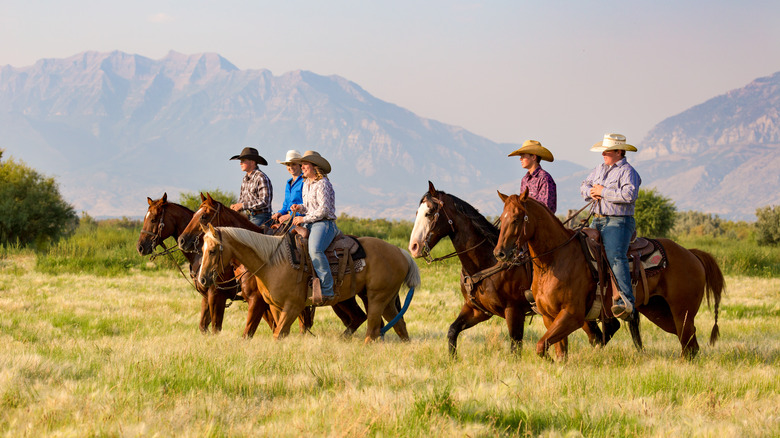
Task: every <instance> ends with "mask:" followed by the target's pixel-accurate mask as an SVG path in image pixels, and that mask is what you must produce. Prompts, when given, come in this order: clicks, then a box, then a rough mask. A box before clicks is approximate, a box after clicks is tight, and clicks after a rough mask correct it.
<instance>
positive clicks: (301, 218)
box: [293, 216, 303, 225]
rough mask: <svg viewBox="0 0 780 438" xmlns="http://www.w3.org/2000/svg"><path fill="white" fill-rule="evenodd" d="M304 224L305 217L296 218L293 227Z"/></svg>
mask: <svg viewBox="0 0 780 438" xmlns="http://www.w3.org/2000/svg"><path fill="white" fill-rule="evenodd" d="M302 223H303V216H296V217H294V218H293V225H300V224H302Z"/></svg>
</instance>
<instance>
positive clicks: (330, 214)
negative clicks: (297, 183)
mask: <svg viewBox="0 0 780 438" xmlns="http://www.w3.org/2000/svg"><path fill="white" fill-rule="evenodd" d="M302 192H303V208H304V210H303V212H302V213H304V215H305V216H304V217H303V222H304V223H311V222H318V221H323V220H324V221H335V220H336V192H334V191H333V186H332V185H331V184H330V180H329V179H328V178H322V179H320V180H319V181H317V180H311V181H309V180H308V179H307V180H306V181H304V183H303V190H302Z"/></svg>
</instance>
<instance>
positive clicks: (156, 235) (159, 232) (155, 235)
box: [141, 205, 167, 255]
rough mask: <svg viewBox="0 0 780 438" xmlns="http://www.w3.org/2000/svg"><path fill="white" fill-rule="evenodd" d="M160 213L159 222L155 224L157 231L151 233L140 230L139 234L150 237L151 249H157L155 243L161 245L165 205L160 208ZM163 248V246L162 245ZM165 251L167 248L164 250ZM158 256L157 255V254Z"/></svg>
mask: <svg viewBox="0 0 780 438" xmlns="http://www.w3.org/2000/svg"><path fill="white" fill-rule="evenodd" d="M161 209H162V212H161V213H160V222H159V223H158V224H157V230H156V231H155V232H154V233H152V232H151V231H146V230H143V229H142V230H141V234H146V235H147V236H152V248H155V247H157V245H158V244H157V241H158V240H160V245H162V240H161V239H162V232H163V228H165V222H164V221H165V205H163V206H162V207H161ZM163 248H165V246H164V245H163ZM165 249H166V251H167V248H165ZM158 255H159V254H158Z"/></svg>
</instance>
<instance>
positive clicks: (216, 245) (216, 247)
mask: <svg viewBox="0 0 780 438" xmlns="http://www.w3.org/2000/svg"><path fill="white" fill-rule="evenodd" d="M224 257H225V256H224V247H223V245H222V234H221V233H220V232H219V230H217V229H216V228H214V226H213V225H211V224H208V231H206V232H205V234H204V235H203V258H202V259H201V262H200V270H198V276H197V281H198V283H199V284H201V285H203V287H205V288H208V287H210V286H211V285H213V284H214V283H215V282H216V279H217V277H218V276H219V274H220V273H221V272H222V271H224V267H223V266H222V264H223V260H224V259H225V258H224ZM228 260H230V258H228Z"/></svg>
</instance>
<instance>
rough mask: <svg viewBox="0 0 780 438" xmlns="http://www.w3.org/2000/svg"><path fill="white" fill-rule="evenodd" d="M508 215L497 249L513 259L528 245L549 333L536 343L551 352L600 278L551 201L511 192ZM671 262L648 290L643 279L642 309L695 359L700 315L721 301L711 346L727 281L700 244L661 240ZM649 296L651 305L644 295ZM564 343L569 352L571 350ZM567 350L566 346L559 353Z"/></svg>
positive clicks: (587, 304) (577, 322) (581, 317)
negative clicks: (707, 306) (691, 245)
mask: <svg viewBox="0 0 780 438" xmlns="http://www.w3.org/2000/svg"><path fill="white" fill-rule="evenodd" d="M499 196H500V197H501V200H503V201H504V211H503V213H502V214H501V233H500V235H499V238H498V243H497V244H496V247H495V255H496V258H498V259H499V260H508V259H511V258H512V257H513V254H514V253H515V252H516V251H517V250H518V248H520V247H521V246H522V245H524V244H526V243H527V244H528V251H529V253H530V256H531V258H532V260H533V263H534V271H535V273H536V274H535V276H534V281H533V287H532V290H533V296H534V298H535V299H536V303H537V305H538V308H539V310H540V311H541V313H542V318H543V319H544V325H545V326H546V327H547V332H546V333H545V334H544V335H543V336H542V337H541V338H540V339H539V342H538V343H537V344H536V353H537V354H539V355H540V356H545V355H546V354H547V348H548V347H549V345H551V344H554V343H556V342H559V341H561V340H562V339H565V338H566V336H568V335H569V333H571V332H573V331H574V330H576V329H577V328H578V327H580V326H581V325H582V323H583V322H584V321H585V316H586V313H587V312H588V309H590V308H591V306H592V304H593V303H594V301H595V299H596V282H595V280H594V279H593V276H592V275H591V272H590V268H589V266H588V261H587V260H586V257H585V253H584V252H583V249H582V247H581V245H580V243H579V242H578V241H577V238H576V237H575V236H574V233H575V231H572V230H569V229H567V228H564V226H563V224H562V223H561V221H560V220H558V218H556V217H555V215H553V214H552V213H551V212H550V210H548V209H547V208H546V207H545V206H544V205H542V204H541V203H539V202H536V201H534V200H533V199H530V198H529V197H528V191H526V192H525V193H523V194H521V195H519V196H518V195H511V196H506V195H503V194H501V193H500V192H499ZM658 242H659V243H661V245H662V246H663V248H664V251H665V253H666V256H667V260H668V266H667V267H666V268H664V269H662V270H661V271H660V273H659V274H658V275H653V276H648V278H647V290H644V287H643V286H642V282H638V284H637V291H636V308H637V310H638V311H639V312H641V313H642V314H643V315H645V316H646V317H647V318H648V319H649V320H650V321H652V322H653V323H654V324H656V325H658V326H659V327H661V328H662V329H663V330H665V331H667V332H669V333H673V334H675V335H677V338H678V339H679V340H680V345H681V346H682V355H683V357H686V358H693V357H694V356H696V353H697V352H698V351H699V343H698V342H697V340H696V327H695V326H694V319H695V317H696V313H697V312H698V311H699V306H700V305H701V302H702V299H703V298H704V297H705V295H706V297H707V302H708V303H709V302H710V301H711V300H713V299H714V301H715V324H714V326H713V327H712V332H711V334H710V344H713V343H714V342H715V340H716V339H717V338H718V332H719V330H718V308H719V306H720V300H721V296H722V294H723V289H724V286H725V282H724V279H723V274H722V273H721V271H720V268H718V265H717V263H716V261H715V259H714V258H713V257H712V256H711V255H710V254H708V253H706V252H704V251H700V250H697V249H691V250H688V249H685V248H683V247H681V246H680V245H678V244H677V243H675V242H673V241H671V240H669V239H658ZM647 293H649V294H650V297H649V299H648V300H647V304H644V297H645V294H647ZM609 295H610V294H606V295H605V296H604V297H603V300H604V310H605V311H606V313H607V315H608V316H612V315H611V312H610V311H609V309H610V308H611V301H612V297H611V296H609ZM565 353H566V350H565V349H564V351H563V354H564V355H565ZM559 354H560V352H559Z"/></svg>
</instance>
